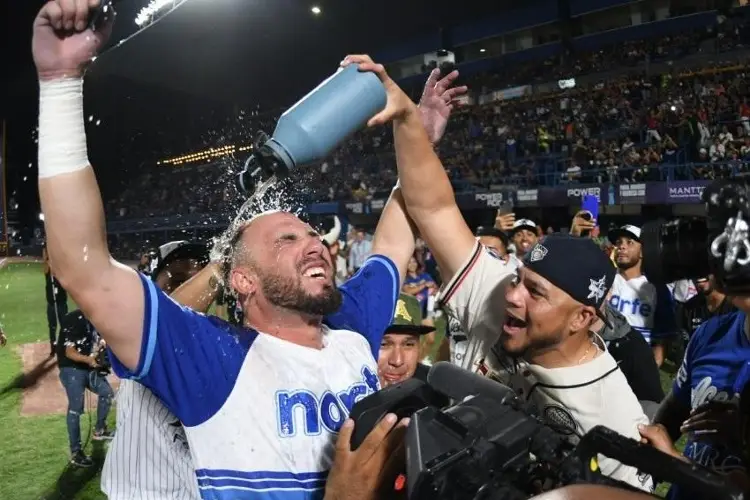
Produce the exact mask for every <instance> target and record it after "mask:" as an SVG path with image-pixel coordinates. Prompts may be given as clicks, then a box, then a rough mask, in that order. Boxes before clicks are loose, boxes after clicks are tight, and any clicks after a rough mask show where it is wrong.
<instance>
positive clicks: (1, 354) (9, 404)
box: [0, 264, 114, 500]
mask: <svg viewBox="0 0 750 500" xmlns="http://www.w3.org/2000/svg"><path fill="white" fill-rule="evenodd" d="M70 305H71V310H72V309H73V308H74V304H70ZM45 311H46V302H45V298H44V275H43V274H42V267H41V265H40V264H12V265H10V266H7V267H5V268H2V269H0V322H1V323H2V324H3V327H4V329H5V333H6V334H7V336H8V345H7V346H6V347H5V348H4V349H0V443H2V444H1V445H0V449H1V450H2V454H1V458H0V499H3V500H39V499H44V500H53V499H54V500H63V499H81V500H95V499H96V500H100V499H104V498H106V497H105V496H104V494H103V493H101V492H100V491H99V471H100V469H101V464H102V462H103V460H104V453H105V450H104V449H102V448H99V449H97V450H94V449H92V447H91V445H90V444H89V446H88V448H87V450H86V452H87V453H89V454H93V456H94V457H95V458H98V459H99V460H98V463H97V466H95V467H92V468H90V469H74V468H71V467H68V434H67V430H66V427H65V416H64V415H50V416H43V417H21V415H20V406H21V390H20V389H14V388H13V382H14V379H15V378H16V377H17V376H18V375H19V374H20V373H21V359H20V357H19V356H18V354H17V352H16V348H15V347H16V346H18V345H20V344H26V343H29V342H39V341H42V342H46V341H47V317H46V313H45ZM112 414H114V412H112ZM112 417H113V415H110V418H112ZM92 418H93V416H92V417H91V418H89V417H88V416H87V417H83V418H81V434H82V436H83V437H84V438H85V436H87V435H88V434H89V422H92V421H93V420H92ZM113 423H114V422H113Z"/></svg>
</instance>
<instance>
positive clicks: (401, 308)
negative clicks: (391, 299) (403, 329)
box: [395, 299, 413, 323]
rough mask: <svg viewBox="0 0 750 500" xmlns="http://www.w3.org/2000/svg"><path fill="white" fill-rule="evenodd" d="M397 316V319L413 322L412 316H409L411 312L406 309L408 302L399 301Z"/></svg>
mask: <svg viewBox="0 0 750 500" xmlns="http://www.w3.org/2000/svg"><path fill="white" fill-rule="evenodd" d="M395 316H396V317H397V318H403V319H404V320H406V321H408V322H410V323H411V322H412V321H413V320H412V319H411V314H409V311H408V310H407V309H406V302H404V301H403V300H401V299H399V301H398V302H396V314H395Z"/></svg>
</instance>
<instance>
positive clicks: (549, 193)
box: [343, 181, 711, 215]
mask: <svg viewBox="0 0 750 500" xmlns="http://www.w3.org/2000/svg"><path fill="white" fill-rule="evenodd" d="M710 182H711V181H674V182H641V183H634V184H567V185H564V186H556V187H537V188H522V189H515V190H514V189H502V190H491V191H488V192H484V193H459V194H457V195H456V202H457V203H458V206H459V208H461V209H462V210H481V209H488V208H489V209H496V208H499V207H500V206H501V205H502V204H503V203H504V202H506V201H511V202H512V203H513V205H514V206H517V207H577V206H580V203H581V200H582V199H583V197H584V196H585V195H593V196H596V197H597V199H598V200H599V203H600V204H601V205H620V204H625V205H643V204H651V205H674V204H682V203H701V195H702V194H703V190H704V189H705V188H706V186H708V185H709V184H710ZM384 203H385V200H372V201H371V202H348V203H344V204H343V207H344V210H345V212H346V213H349V214H365V215H367V214H371V213H372V214H377V213H379V212H381V211H382V209H383V205H384Z"/></svg>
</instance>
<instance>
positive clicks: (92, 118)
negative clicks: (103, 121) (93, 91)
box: [89, 115, 94, 123]
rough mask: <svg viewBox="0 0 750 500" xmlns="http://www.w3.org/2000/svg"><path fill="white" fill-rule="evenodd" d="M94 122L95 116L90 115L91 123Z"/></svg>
mask: <svg viewBox="0 0 750 500" xmlns="http://www.w3.org/2000/svg"><path fill="white" fill-rule="evenodd" d="M92 121H94V115H89V123H91V122H92Z"/></svg>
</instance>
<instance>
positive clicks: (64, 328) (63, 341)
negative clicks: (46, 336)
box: [57, 310, 95, 370]
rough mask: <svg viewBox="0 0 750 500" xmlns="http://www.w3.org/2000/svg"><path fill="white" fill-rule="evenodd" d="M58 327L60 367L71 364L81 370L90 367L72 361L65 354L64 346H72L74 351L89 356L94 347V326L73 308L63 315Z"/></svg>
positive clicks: (58, 360) (58, 359)
mask: <svg viewBox="0 0 750 500" xmlns="http://www.w3.org/2000/svg"><path fill="white" fill-rule="evenodd" d="M60 323H61V328H60V338H59V339H58V340H57V364H58V365H59V366H60V368H62V367H65V366H72V367H75V368H81V369H83V370H90V369H91V367H90V366H89V365H87V364H84V363H78V362H76V361H73V360H72V359H70V358H69V357H67V356H66V355H65V348H66V347H67V346H72V347H73V348H74V349H75V350H76V351H78V352H79V353H81V354H83V355H84V356H89V355H91V353H92V352H93V349H94V335H95V333H94V327H93V326H91V323H89V322H88V320H87V319H86V318H84V317H83V313H81V311H79V310H75V311H73V312H71V313H68V314H67V315H65V317H64V318H63V319H62V321H61V322H60Z"/></svg>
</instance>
